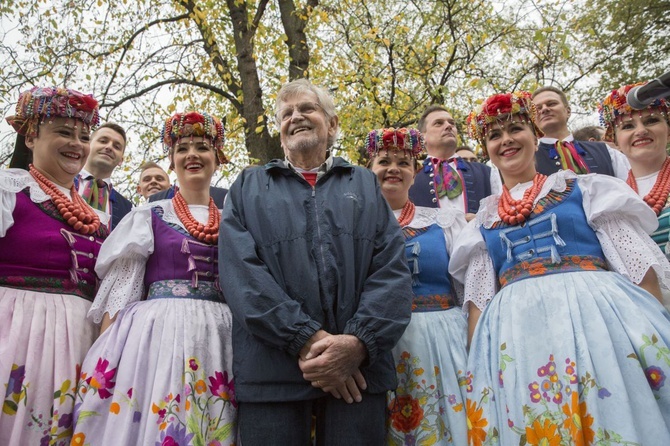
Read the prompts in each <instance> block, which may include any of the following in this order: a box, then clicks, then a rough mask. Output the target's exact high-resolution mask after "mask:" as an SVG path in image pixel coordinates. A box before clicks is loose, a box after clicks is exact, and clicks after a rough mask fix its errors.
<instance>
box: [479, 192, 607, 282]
mask: <svg viewBox="0 0 670 446" xmlns="http://www.w3.org/2000/svg"><path fill="white" fill-rule="evenodd" d="M481 233H482V235H483V237H484V240H485V242H486V247H487V249H488V252H489V255H490V256H491V259H492V260H493V265H494V267H495V270H496V274H497V275H498V279H499V280H500V283H501V286H505V285H507V284H509V283H511V282H513V281H516V280H521V279H526V278H528V277H532V276H537V275H546V274H555V273H560V272H567V271H580V270H596V269H605V268H606V262H605V256H604V254H603V251H602V248H601V247H600V242H599V241H598V238H597V236H596V233H595V231H594V230H593V229H592V228H591V227H590V226H589V224H588V222H587V220H586V214H585V213H584V209H583V207H582V193H581V190H580V189H579V186H578V185H577V183H576V180H574V179H572V180H567V188H566V190H565V191H564V192H556V191H551V192H550V193H549V194H547V196H546V197H544V198H542V199H540V200H539V201H538V203H537V205H536V206H535V208H534V210H533V213H532V214H531V216H530V218H529V219H528V221H527V222H526V223H525V224H524V225H516V226H508V225H506V224H504V223H502V222H498V223H496V224H495V225H494V226H493V227H492V228H491V229H486V228H484V227H482V228H481Z"/></svg>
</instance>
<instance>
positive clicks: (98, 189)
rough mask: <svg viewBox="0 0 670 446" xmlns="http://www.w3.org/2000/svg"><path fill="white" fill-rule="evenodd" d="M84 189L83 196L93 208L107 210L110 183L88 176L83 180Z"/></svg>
mask: <svg viewBox="0 0 670 446" xmlns="http://www.w3.org/2000/svg"><path fill="white" fill-rule="evenodd" d="M82 182H83V185H84V190H83V192H82V194H81V196H82V198H83V199H84V200H85V201H86V202H87V203H88V204H89V205H90V206H91V207H92V208H93V209H98V210H99V211H102V212H107V201H108V200H109V185H108V184H107V183H106V182H105V181H104V180H96V179H95V178H93V177H92V176H88V177H86V178H85V179H83V180H82Z"/></svg>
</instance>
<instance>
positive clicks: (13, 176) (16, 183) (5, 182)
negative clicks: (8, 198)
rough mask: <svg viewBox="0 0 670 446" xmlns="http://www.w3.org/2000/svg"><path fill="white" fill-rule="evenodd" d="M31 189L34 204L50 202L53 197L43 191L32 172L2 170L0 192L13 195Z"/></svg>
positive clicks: (0, 173) (0, 171) (31, 198)
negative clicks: (27, 188)
mask: <svg viewBox="0 0 670 446" xmlns="http://www.w3.org/2000/svg"><path fill="white" fill-rule="evenodd" d="M26 187H29V188H30V189H29V193H30V200H31V201H32V202H33V203H43V202H45V201H47V200H50V199H51V197H50V196H49V195H48V194H47V193H46V192H44V191H43V190H42V188H41V187H40V185H39V184H37V181H35V179H34V178H33V176H32V175H30V172H28V171H27V170H23V169H6V170H0V190H4V191H7V192H11V193H14V194H16V193H18V192H21V191H22V190H23V189H25V188H26ZM68 195H69V194H68Z"/></svg>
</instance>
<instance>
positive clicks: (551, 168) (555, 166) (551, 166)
mask: <svg viewBox="0 0 670 446" xmlns="http://www.w3.org/2000/svg"><path fill="white" fill-rule="evenodd" d="M533 104H535V108H537V126H538V127H539V128H540V130H542V132H543V133H544V137H542V138H540V145H539V149H538V151H537V152H535V164H536V166H537V171H538V172H540V173H543V174H545V175H551V174H552V173H554V172H558V171H559V170H561V169H569V170H572V171H574V172H575V173H577V174H585V173H601V174H604V175H610V176H613V177H617V178H621V179H622V180H624V181H625V180H626V178H628V171H629V170H630V164H629V163H628V159H627V158H626V156H625V155H624V154H623V153H621V152H619V151H618V150H616V149H613V148H611V147H609V146H608V145H606V144H605V143H604V142H600V141H581V140H576V138H574V137H573V135H572V133H570V130H569V129H568V118H569V117H570V113H571V111H570V104H569V103H568V98H567V96H566V95H565V93H564V92H563V90H561V89H559V88H556V87H552V86H546V87H541V88H538V89H537V90H535V91H534V92H533Z"/></svg>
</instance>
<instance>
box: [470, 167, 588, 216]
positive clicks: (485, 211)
mask: <svg viewBox="0 0 670 446" xmlns="http://www.w3.org/2000/svg"><path fill="white" fill-rule="evenodd" d="M571 178H577V175H576V174H575V173H574V172H573V171H571V170H559V171H558V172H556V173H554V174H552V175H549V177H547V181H545V183H544V185H543V186H542V190H541V191H540V193H539V194H538V195H537V197H535V200H534V201H533V205H535V204H537V202H538V201H539V200H540V199H542V198H544V197H546V196H547V194H548V193H549V192H550V191H551V190H555V191H556V192H563V191H565V189H566V187H567V183H566V180H568V179H571ZM532 184H533V183H532V181H528V182H526V183H520V184H517V185H516V186H514V187H513V188H512V189H511V190H510V194H512V197H514V198H515V199H519V198H521V197H522V196H523V193H524V192H525V191H526V189H528V188H529V187H530V186H531V185H532ZM499 201H500V195H489V196H488V197H486V198H484V199H483V200H482V201H481V203H480V205H479V212H477V217H476V219H475V221H476V222H477V223H476V224H477V227H481V226H484V227H485V228H487V229H488V228H491V227H492V226H493V224H494V223H496V222H498V221H500V215H498V202H499Z"/></svg>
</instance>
